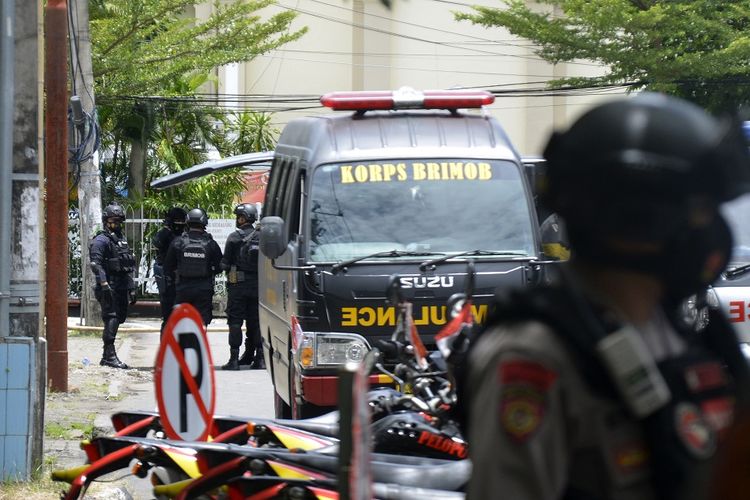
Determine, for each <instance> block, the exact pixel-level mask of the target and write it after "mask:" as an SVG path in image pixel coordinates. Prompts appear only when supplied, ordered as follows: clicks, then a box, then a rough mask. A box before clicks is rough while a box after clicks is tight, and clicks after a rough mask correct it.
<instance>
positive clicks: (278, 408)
mask: <svg viewBox="0 0 750 500" xmlns="http://www.w3.org/2000/svg"><path fill="white" fill-rule="evenodd" d="M273 413H274V415H275V416H276V418H287V419H289V418H292V409H291V407H290V406H289V405H288V404H286V403H285V402H284V400H283V399H281V396H279V393H278V392H276V391H274V393H273Z"/></svg>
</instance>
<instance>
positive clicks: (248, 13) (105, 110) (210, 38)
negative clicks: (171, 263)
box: [90, 0, 306, 210]
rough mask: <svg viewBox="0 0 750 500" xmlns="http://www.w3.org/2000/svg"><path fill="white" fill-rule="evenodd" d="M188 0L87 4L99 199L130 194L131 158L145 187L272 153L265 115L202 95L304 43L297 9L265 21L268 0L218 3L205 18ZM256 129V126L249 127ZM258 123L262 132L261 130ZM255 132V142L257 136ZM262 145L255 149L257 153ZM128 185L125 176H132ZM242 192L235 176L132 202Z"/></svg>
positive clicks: (94, 0)
mask: <svg viewBox="0 0 750 500" xmlns="http://www.w3.org/2000/svg"><path fill="white" fill-rule="evenodd" d="M195 3H196V2H194V1H190V0H91V7H90V14H91V22H90V26H91V40H92V51H93V68H94V70H93V71H94V81H95V86H94V88H95V92H96V99H97V111H98V115H99V116H98V118H99V122H100V124H101V128H102V150H103V155H102V177H103V179H104V183H103V187H104V189H103V193H102V196H103V197H104V199H113V198H116V197H118V195H121V194H122V192H123V191H124V190H125V189H130V188H132V184H133V183H132V178H131V177H132V176H133V172H134V169H133V157H134V155H135V154H136V152H141V153H142V154H143V155H144V156H145V164H144V168H145V169H146V172H145V175H143V181H144V183H145V185H148V184H149V183H150V181H151V180H152V179H154V178H156V177H159V176H161V175H165V174H168V173H172V172H177V171H179V170H182V169H184V168H187V167H190V166H192V165H195V164H198V163H202V162H203V161H206V160H207V159H208V153H209V151H210V150H212V149H214V148H215V149H217V150H218V151H219V152H220V153H221V154H222V155H223V156H226V155H228V154H239V153H247V152H251V151H256V150H263V149H267V146H268V145H269V144H271V146H270V147H271V148H272V147H273V141H274V137H275V136H274V131H273V130H271V129H270V127H269V126H268V124H267V121H269V120H270V118H269V117H268V116H267V115H265V114H263V113H259V114H255V113H251V112H247V113H244V114H241V115H237V116H236V117H235V116H233V115H229V116H227V111H226V110H222V109H219V108H218V107H214V106H211V105H210V104H206V99H205V95H204V96H201V95H200V94H199V91H200V89H202V88H205V84H206V83H210V82H212V81H213V80H214V79H215V77H214V76H213V74H214V72H215V70H216V69H217V68H218V67H220V66H223V65H226V64H231V63H237V62H242V61H247V60H250V59H252V58H254V57H256V56H258V55H260V54H263V53H265V52H268V51H270V50H272V49H274V48H276V47H278V46H280V45H283V44H285V43H287V42H289V41H292V40H296V39H298V38H299V37H300V36H302V35H303V34H304V33H305V31H306V29H301V30H298V31H292V30H291V28H290V24H291V22H292V20H293V19H294V17H295V14H294V13H293V12H289V11H284V12H281V13H279V14H275V15H263V16H261V15H260V14H259V13H258V11H259V10H260V9H263V8H265V7H268V6H269V5H271V4H273V3H274V1H273V0H230V1H221V2H219V1H216V2H214V4H213V11H212V12H213V13H212V14H211V16H210V18H209V19H207V20H203V21H200V22H199V21H198V20H197V19H195V18H193V17H191V16H190V13H192V12H193V5H194V4H195ZM254 123H255V124H256V125H257V126H253V125H252V124H254ZM258 124H260V125H258ZM253 133H258V134H259V135H258V136H257V137H256V136H253V135H252V134H253ZM256 148H260V149H256ZM129 178H131V179H129ZM242 189H243V184H242V178H241V172H240V171H239V170H235V171H230V172H224V173H221V174H219V175H215V176H212V177H211V178H210V179H206V180H203V181H201V180H198V181H193V182H190V183H186V184H184V185H181V186H178V187H175V188H172V189H169V190H166V191H164V192H154V191H146V192H145V197H144V198H143V199H136V196H134V195H133V191H135V190H133V189H130V191H129V193H128V194H129V198H131V199H132V200H134V201H142V202H144V203H145V205H146V207H147V208H151V209H155V210H162V209H166V208H167V207H169V206H171V205H174V204H178V205H181V206H203V207H208V206H216V205H220V204H222V203H225V204H231V203H233V202H234V199H235V197H236V195H237V193H239V192H240V191H242Z"/></svg>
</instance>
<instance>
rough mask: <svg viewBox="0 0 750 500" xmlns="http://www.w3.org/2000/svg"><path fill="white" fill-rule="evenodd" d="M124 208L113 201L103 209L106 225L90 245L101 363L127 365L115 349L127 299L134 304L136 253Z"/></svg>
mask: <svg viewBox="0 0 750 500" xmlns="http://www.w3.org/2000/svg"><path fill="white" fill-rule="evenodd" d="M124 222H125V210H123V208H122V206H120V205H118V204H117V203H114V202H112V203H110V204H109V205H107V206H106V207H105V208H104V210H103V211H102V224H103V225H104V229H103V230H101V231H99V232H97V233H96V236H94V238H93V239H92V240H91V245H90V246H89V259H90V260H91V263H90V264H91V270H92V271H93V273H94V277H95V279H96V286H95V288H94V296H95V297H96V300H97V301H99V305H100V306H101V308H102V321H103V322H104V330H103V331H102V342H103V343H104V349H103V353H102V359H101V361H100V362H99V364H100V365H102V366H111V367H112V368H127V367H128V365H126V364H125V363H123V362H122V361H120V359H119V358H118V357H117V352H116V351H115V338H116V337H117V329H118V328H119V327H120V323H123V322H124V321H125V319H127V317H128V303H130V304H135V283H134V282H133V271H134V270H135V257H134V256H133V252H132V251H131V250H130V247H129V246H128V242H127V240H126V239H125V237H124V236H123V235H122V225H123V223H124Z"/></svg>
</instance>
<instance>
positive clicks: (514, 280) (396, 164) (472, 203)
mask: <svg viewBox="0 0 750 500" xmlns="http://www.w3.org/2000/svg"><path fill="white" fill-rule="evenodd" d="M493 101H494V96H493V95H492V94H490V93H487V92H484V91H474V90H470V91H424V92H418V91H414V90H411V89H402V90H399V91H395V92H391V91H382V92H381V91H375V92H335V93H331V94H326V95H324V96H323V97H322V98H321V102H322V104H323V105H324V106H326V107H328V108H331V109H332V110H334V111H336V112H335V113H330V114H326V115H319V116H313V117H305V118H299V119H295V120H292V121H290V122H289V123H288V124H287V125H286V127H285V128H284V130H283V131H282V133H281V136H280V138H279V142H278V144H277V146H276V149H275V151H274V152H273V155H272V156H273V163H272V166H271V173H270V179H269V184H268V187H267V191H266V197H265V203H264V205H263V215H264V217H263V218H262V219H261V221H260V231H261V237H260V247H261V248H260V250H261V252H260V253H261V255H260V257H259V292H258V293H259V308H260V326H261V335H262V338H263V347H264V353H265V356H266V366H267V369H268V371H269V373H270V375H271V378H272V380H273V384H274V389H275V398H276V399H275V408H276V414H277V416H279V417H293V418H302V417H306V416H311V415H315V414H319V413H322V412H323V411H327V410H330V409H331V408H332V407H335V406H336V403H337V393H336V387H337V385H336V381H337V371H338V369H339V368H340V367H341V366H342V365H344V364H346V363H349V362H358V361H361V360H362V359H363V357H364V355H365V353H366V352H367V351H368V350H369V349H371V347H372V346H373V345H374V343H375V341H376V340H378V339H386V338H389V337H390V335H391V334H392V332H393V329H394V328H395V326H396V321H397V314H396V310H395V308H394V307H391V306H388V305H387V304H386V302H385V294H386V288H387V285H388V282H389V279H390V277H391V276H393V275H398V276H399V278H400V281H401V287H402V289H403V292H404V295H405V297H406V299H408V300H409V301H411V302H412V304H413V315H414V324H415V325H416V327H417V329H418V331H419V333H420V335H421V336H422V338H423V339H424V342H425V343H426V344H428V346H429V345H430V344H433V345H434V340H433V335H434V334H435V333H436V332H437V331H438V330H439V329H440V328H441V327H442V326H443V325H445V324H446V322H447V320H448V319H449V318H448V317H447V313H446V303H447V299H448V298H449V297H450V296H451V295H452V294H454V293H456V292H461V291H463V290H464V286H465V283H464V281H465V278H466V273H467V262H468V260H469V259H471V260H473V261H474V267H475V270H476V279H475V286H474V295H473V303H474V314H475V317H476V319H477V320H478V321H481V320H483V319H484V318H485V317H486V315H487V311H488V306H489V303H490V302H491V301H492V299H493V297H494V294H495V291H496V289H497V288H498V287H504V286H526V285H528V284H531V283H535V282H537V281H538V280H540V279H541V275H542V268H541V267H542V266H541V265H540V263H539V261H540V260H541V259H542V252H541V242H540V241H539V224H538V221H537V215H536V210H535V207H534V200H533V196H532V192H531V187H530V185H529V182H528V179H527V177H526V175H525V173H524V166H523V163H522V161H521V158H520V156H519V154H518V152H517V151H516V150H515V148H514V147H513V145H512V144H511V142H510V140H509V139H508V137H507V135H506V133H505V131H504V130H503V129H502V127H501V126H500V124H499V123H498V122H497V121H496V120H495V119H494V118H492V117H490V116H489V115H488V114H486V113H485V112H483V110H482V109H481V108H482V106H484V105H487V104H490V103H492V102H493ZM245 157H246V158H245V159H246V160H247V161H246V162H241V163H238V164H242V163H251V162H253V161H256V160H257V161H260V159H261V158H266V159H268V157H267V156H266V157H263V154H254V155H252V154H251V155H245ZM222 161H223V162H224V163H222V165H224V166H226V165H229V164H230V163H231V161H229V160H222ZM198 167H200V166H198ZM194 168H197V167H194ZM222 168H224V167H222ZM188 170H191V169H188ZM186 172H187V171H183V172H181V173H180V174H183V175H187V176H194V175H196V174H190V173H187V174H186ZM204 173H205V169H204ZM175 175H177V174H172V176H175ZM168 177H169V176H168ZM164 179H166V178H164ZM152 185H153V184H152ZM162 185H164V183H163V182H162ZM386 379H387V377H384V376H382V375H372V376H371V380H370V382H371V383H373V384H378V383H384V382H386Z"/></svg>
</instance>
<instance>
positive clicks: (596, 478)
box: [465, 94, 750, 500]
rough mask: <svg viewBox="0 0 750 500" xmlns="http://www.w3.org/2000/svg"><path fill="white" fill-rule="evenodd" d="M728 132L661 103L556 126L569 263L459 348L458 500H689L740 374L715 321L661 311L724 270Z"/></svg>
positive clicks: (555, 183)
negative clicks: (462, 431) (461, 463)
mask: <svg viewBox="0 0 750 500" xmlns="http://www.w3.org/2000/svg"><path fill="white" fill-rule="evenodd" d="M746 156H747V152H746V146H745V144H744V142H743V140H742V138H741V137H740V136H739V135H738V134H737V133H736V131H735V130H734V128H733V127H730V126H729V124H727V123H720V122H719V121H718V120H716V119H714V118H712V117H710V116H709V115H707V114H706V113H705V112H704V111H703V110H701V109H700V108H698V107H695V106H693V105H692V104H689V103H687V102H684V101H681V100H678V99H675V98H670V97H666V96H663V95H659V94H645V95H641V96H638V97H635V98H633V99H627V100H620V101H615V102H611V103H607V104H604V105H601V106H598V107H596V108H594V109H593V110H591V111H589V112H588V113H586V114H585V115H583V117H581V118H580V119H579V120H578V121H577V122H576V123H575V124H573V125H572V127H571V128H570V129H569V130H568V131H566V132H564V133H555V134H553V136H552V138H551V139H550V141H549V143H548V145H547V148H546V150H545V157H546V159H547V161H548V165H549V170H548V176H549V178H548V180H549V183H548V187H547V190H546V191H545V192H544V200H543V201H544V202H545V203H547V204H548V208H549V209H551V210H553V211H555V212H557V213H559V214H560V215H561V216H562V218H563V219H564V221H565V223H566V229H567V234H568V237H569V240H570V245H571V255H572V259H571V261H570V262H569V263H563V264H560V265H559V268H560V276H558V278H559V279H558V280H557V281H556V282H554V283H553V284H551V285H548V286H543V287H539V288H537V289H532V290H526V291H523V290H517V291H515V292H512V293H510V294H509V295H508V296H506V297H504V298H501V299H500V300H499V303H498V304H497V306H496V309H495V311H494V313H493V317H492V318H491V319H489V320H488V324H487V327H486V329H485V330H484V332H483V333H482V334H480V336H479V338H478V340H476V341H475V343H474V344H473V346H472V349H471V350H470V353H469V362H468V363H467V366H468V367H469V368H468V369H469V375H468V379H467V380H465V391H466V394H467V395H468V412H469V427H468V437H469V449H470V452H471V457H472V463H473V467H474V469H473V475H472V478H471V481H470V485H469V489H468V496H469V497H470V498H498V497H500V496H502V497H506V498H512V499H514V500H530V499H534V500H552V499H562V498H564V499H594V498H595V499H604V500H606V499H623V500H630V499H633V500H636V499H637V500H646V499H656V498H659V499H680V500H686V499H703V498H706V497H707V492H706V490H707V488H708V484H709V483H710V478H711V475H712V474H714V472H715V471H714V470H713V466H714V465H715V463H716V461H715V457H716V455H717V452H718V451H719V450H720V449H721V447H722V445H723V442H722V435H723V433H724V432H725V431H726V430H727V427H728V426H729V424H730V423H731V422H732V418H733V414H736V413H737V410H738V409H740V408H743V407H744V406H746V401H747V394H748V374H747V365H746V364H745V362H744V360H743V359H742V355H741V354H740V352H739V349H738V343H737V339H736V336H735V334H734V332H733V330H732V329H731V328H730V327H729V324H728V323H727V322H726V320H725V319H724V317H723V316H722V315H721V314H720V313H718V312H715V314H714V313H712V317H711V319H710V323H709V325H708V328H707V330H706V331H705V332H703V333H702V334H695V333H692V332H691V331H690V330H689V329H687V328H684V327H683V326H682V325H681V323H680V322H679V320H678V318H677V317H676V315H675V314H673V312H674V311H676V310H677V309H678V308H677V307H675V304H678V303H680V302H681V301H682V300H683V299H684V298H685V297H687V296H689V295H691V294H693V293H696V292H698V291H701V290H703V289H705V287H706V286H707V285H708V284H710V283H711V282H712V281H713V280H715V279H716V278H717V277H718V276H719V274H720V273H721V271H722V270H723V269H724V268H725V266H726V265H727V262H728V259H729V256H730V251H731V248H732V240H731V234H730V231H729V228H728V226H727V224H726V223H725V221H724V219H723V218H722V216H721V214H720V213H719V206H720V204H721V203H722V202H725V201H727V200H730V199H732V198H734V197H736V196H738V195H740V194H743V193H745V192H747V191H748V190H749V189H748V188H749V181H750V165H749V164H748V159H747V157H746Z"/></svg>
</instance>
